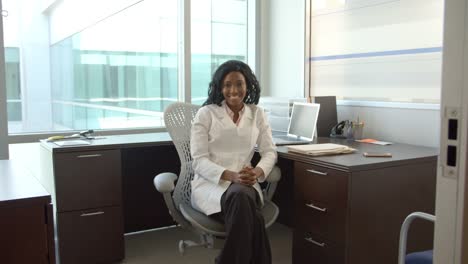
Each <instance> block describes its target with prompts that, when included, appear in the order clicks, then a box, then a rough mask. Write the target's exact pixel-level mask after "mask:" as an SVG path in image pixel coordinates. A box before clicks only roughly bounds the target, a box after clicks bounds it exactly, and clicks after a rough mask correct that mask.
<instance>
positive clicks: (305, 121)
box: [288, 102, 320, 140]
mask: <svg viewBox="0 0 468 264" xmlns="http://www.w3.org/2000/svg"><path fill="white" fill-rule="evenodd" d="M319 110H320V105H319V104H310V103H296V102H295V103H294V105H293V109H292V113H291V120H290V121H289V128H288V135H291V136H299V137H301V138H306V139H310V140H312V139H313V138H314V134H315V128H316V126H317V118H318V113H319Z"/></svg>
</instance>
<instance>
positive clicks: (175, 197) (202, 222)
mask: <svg viewBox="0 0 468 264" xmlns="http://www.w3.org/2000/svg"><path fill="white" fill-rule="evenodd" d="M199 108H200V107H199V106H197V105H192V104H187V103H180V102H179V103H173V104H171V105H169V106H168V107H167V109H166V110H165V111H164V122H165V124H166V128H167V130H168V132H169V135H170V136H171V139H172V141H173V142H174V145H175V147H176V150H177V153H178V154H179V158H180V161H181V162H180V163H181V168H180V174H179V177H177V175H175V174H174V173H168V172H165V173H160V174H158V175H156V177H154V180H153V182H154V186H155V187H156V189H157V190H158V191H159V192H160V193H162V194H163V197H164V201H165V203H166V205H167V207H168V209H169V213H170V214H171V216H172V218H173V219H174V220H175V221H176V222H177V223H178V224H179V225H181V226H182V227H183V228H185V229H188V230H190V231H192V232H194V233H195V234H197V235H199V237H200V242H194V241H190V240H181V241H179V252H180V253H182V254H183V253H184V251H185V248H187V247H192V246H204V247H206V248H213V246H214V238H215V237H225V236H226V232H225V229H224V225H223V224H222V223H220V222H218V221H216V220H214V219H212V218H210V217H209V216H206V215H205V214H203V213H201V212H199V211H197V210H195V209H193V208H192V206H191V202H190V195H191V186H190V182H191V181H192V178H193V176H194V171H193V169H192V156H191V155H190V130H191V127H192V120H193V118H194V117H195V114H196V113H197V111H198V109H199ZM280 178H281V172H280V170H279V168H278V167H276V166H275V167H274V168H273V170H272V172H271V173H270V174H269V175H268V177H267V186H266V188H264V197H265V199H264V200H265V206H264V207H263V208H262V214H263V216H264V218H265V226H266V227H269V226H270V225H272V224H273V223H274V222H275V221H276V218H277V217H278V213H279V209H278V207H277V206H276V205H275V204H274V203H273V202H271V198H272V197H273V194H274V192H275V189H276V184H277V182H278V181H279V180H280ZM175 181H177V184H176V185H175V186H174V182H175Z"/></svg>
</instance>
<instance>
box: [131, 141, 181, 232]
mask: <svg viewBox="0 0 468 264" xmlns="http://www.w3.org/2000/svg"><path fill="white" fill-rule="evenodd" d="M122 159H123V160H124V162H123V164H122V179H123V202H124V204H123V205H124V206H123V207H124V219H125V233H128V232H135V231H141V230H147V229H152V228H158V227H164V226H170V225H174V224H175V223H174V221H173V220H172V217H171V215H170V214H169V210H168V209H167V206H166V203H165V202H164V199H163V196H162V194H161V193H159V192H158V191H156V189H155V188H154V184H153V178H154V177H155V176H156V175H157V174H158V173H162V172H173V173H176V174H178V173H179V171H180V161H179V156H178V155H177V151H176V149H175V147H174V146H173V145H167V146H158V147H157V148H155V147H138V148H127V149H122Z"/></svg>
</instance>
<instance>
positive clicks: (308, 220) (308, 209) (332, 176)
mask: <svg viewBox="0 0 468 264" xmlns="http://www.w3.org/2000/svg"><path fill="white" fill-rule="evenodd" d="M294 171H295V172H296V174H295V177H296V178H295V188H294V190H295V217H294V219H295V224H294V226H295V227H296V228H295V230H294V235H293V236H294V241H293V244H294V251H295V252H294V254H293V256H294V263H301V261H302V260H306V259H308V260H310V259H317V260H318V262H317V263H344V255H345V254H344V253H345V252H344V250H345V248H344V241H345V240H346V210H347V205H348V197H347V186H348V182H347V181H348V175H347V173H345V172H340V171H337V170H333V169H328V168H324V167H319V166H314V165H310V164H306V163H302V162H296V163H295V167H294Z"/></svg>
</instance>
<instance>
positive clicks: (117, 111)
mask: <svg viewBox="0 0 468 264" xmlns="http://www.w3.org/2000/svg"><path fill="white" fill-rule="evenodd" d="M181 2H183V1H165V0H119V1H115V0H100V1H93V0H67V1H59V0H56V1H53V0H49V1H37V0H24V1H14V0H2V9H3V10H6V11H7V13H8V16H6V17H4V18H3V21H4V25H3V33H4V43H5V45H4V46H5V67H6V86H7V105H8V130H9V134H10V135H16V134H25V133H49V132H55V131H62V132H63V131H71V130H84V129H96V130H101V129H102V130H109V129H134V128H148V127H150V128H156V127H162V126H164V123H163V120H162V112H163V111H164V109H165V107H167V105H169V104H170V103H172V102H174V101H177V100H180V99H179V98H180V96H179V94H178V91H179V89H180V88H179V86H180V80H179V79H178V78H180V77H178V72H179V71H181V69H180V67H181V66H180V64H179V59H180V58H179V56H180V55H179V52H178V50H179V49H180V43H179V39H178V30H179V23H180V21H182V20H183V19H184V18H181V17H179V13H180V12H179V10H180V9H181V8H182V7H181V6H179V5H178V4H179V3H181ZM252 2H255V1H254V0H252ZM44 3H46V4H45V5H44ZM248 5H249V4H248V1H247V0H244V1H239V0H193V1H191V5H190V6H191V16H192V19H191V24H192V27H191V41H190V42H191V50H192V54H189V56H191V61H192V64H191V67H190V68H191V69H188V70H191V76H192V83H191V87H192V88H191V94H192V99H191V100H192V102H194V103H198V104H201V103H202V102H204V101H205V100H206V95H207V89H208V83H209V80H210V79H211V74H212V72H213V70H214V69H215V68H216V67H217V66H218V65H219V64H221V63H222V62H224V61H226V60H229V59H239V60H243V61H247V58H248V56H247V53H248V50H249V48H248V41H247V32H248V28H251V29H254V28H255V27H254V26H253V25H249V24H248V15H247V14H248V12H247V10H248ZM252 6H253V5H252ZM26 7H27V8H26ZM83 14H86V15H83ZM182 44H183V43H182ZM250 50H252V49H250ZM253 50H254V49H253ZM0 99H1V98H0Z"/></svg>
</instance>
